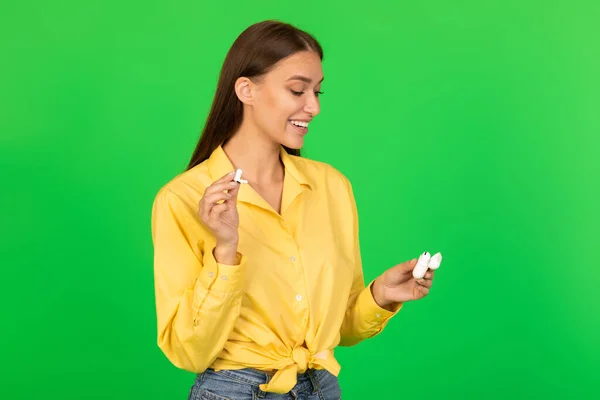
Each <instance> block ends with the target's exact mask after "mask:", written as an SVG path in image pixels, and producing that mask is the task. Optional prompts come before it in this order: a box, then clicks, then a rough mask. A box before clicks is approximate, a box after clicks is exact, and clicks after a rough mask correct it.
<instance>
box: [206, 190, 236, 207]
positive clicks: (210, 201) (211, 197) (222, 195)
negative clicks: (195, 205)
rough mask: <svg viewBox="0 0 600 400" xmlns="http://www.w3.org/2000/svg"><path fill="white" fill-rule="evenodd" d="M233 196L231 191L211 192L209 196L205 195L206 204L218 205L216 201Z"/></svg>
mask: <svg viewBox="0 0 600 400" xmlns="http://www.w3.org/2000/svg"><path fill="white" fill-rule="evenodd" d="M230 198H231V195H230V194H229V193H225V192H217V193H215V194H211V195H208V196H205V197H204V200H203V201H204V204H205V205H208V206H214V205H216V203H217V202H218V201H221V200H223V201H225V200H228V199H230Z"/></svg>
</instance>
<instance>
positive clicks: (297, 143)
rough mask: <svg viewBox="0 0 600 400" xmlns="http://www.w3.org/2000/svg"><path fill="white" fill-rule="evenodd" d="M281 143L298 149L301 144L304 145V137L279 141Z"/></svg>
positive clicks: (289, 147)
mask: <svg viewBox="0 0 600 400" xmlns="http://www.w3.org/2000/svg"><path fill="white" fill-rule="evenodd" d="M281 145H282V146H285V147H287V148H288V149H294V150H300V149H301V148H302V146H304V139H300V140H286V141H284V142H283V143H281Z"/></svg>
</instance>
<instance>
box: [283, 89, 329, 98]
mask: <svg viewBox="0 0 600 400" xmlns="http://www.w3.org/2000/svg"><path fill="white" fill-rule="evenodd" d="M290 91H291V92H292V94H293V95H294V96H298V97H300V96H302V95H303V94H304V92H296V91H295V90H291V89H290ZM324 93H325V92H319V91H316V92H315V96H317V97H319V96H320V95H322V94H324Z"/></svg>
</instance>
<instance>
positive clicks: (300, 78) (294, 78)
mask: <svg viewBox="0 0 600 400" xmlns="http://www.w3.org/2000/svg"><path fill="white" fill-rule="evenodd" d="M323 79H325V77H323V78H321V80H320V81H319V83H321V82H323ZM288 81H302V82H306V83H312V79H310V78H308V77H306V76H304V75H294V76H292V77H290V78H288Z"/></svg>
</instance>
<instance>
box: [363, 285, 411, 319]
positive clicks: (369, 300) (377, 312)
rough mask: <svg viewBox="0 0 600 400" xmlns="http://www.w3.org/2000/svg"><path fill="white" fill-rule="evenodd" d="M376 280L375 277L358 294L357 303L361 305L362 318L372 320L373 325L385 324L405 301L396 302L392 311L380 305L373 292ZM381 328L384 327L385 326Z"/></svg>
mask: <svg viewBox="0 0 600 400" xmlns="http://www.w3.org/2000/svg"><path fill="white" fill-rule="evenodd" d="M374 282H375V279H373V280H372V281H371V283H369V284H368V285H367V287H366V288H365V289H364V290H363V291H362V293H361V294H359V295H358V299H357V300H356V305H357V306H358V307H359V310H361V313H362V318H363V319H364V320H365V321H371V322H372V323H373V325H377V324H382V325H385V324H386V323H387V322H388V320H389V319H390V318H392V317H393V316H394V315H396V314H397V313H398V312H399V311H400V309H401V308H402V305H403V304H404V303H394V305H393V308H392V311H389V310H386V309H385V308H382V307H380V306H379V304H377V302H375V299H374V298H373V293H372V292H371V286H373V283H374ZM381 328H383V326H382V327H381Z"/></svg>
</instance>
